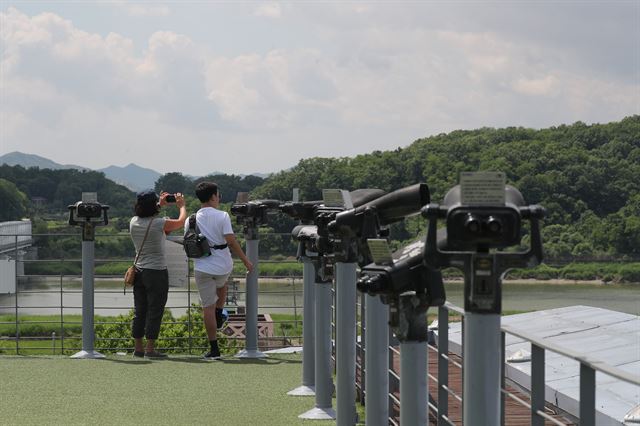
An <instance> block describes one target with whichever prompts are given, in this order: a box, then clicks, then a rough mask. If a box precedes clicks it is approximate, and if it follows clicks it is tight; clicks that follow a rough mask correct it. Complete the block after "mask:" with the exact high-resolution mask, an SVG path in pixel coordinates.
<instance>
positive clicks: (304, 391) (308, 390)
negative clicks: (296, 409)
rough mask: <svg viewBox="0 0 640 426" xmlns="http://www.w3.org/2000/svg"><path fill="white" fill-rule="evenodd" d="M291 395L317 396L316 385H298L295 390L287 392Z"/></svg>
mask: <svg viewBox="0 0 640 426" xmlns="http://www.w3.org/2000/svg"><path fill="white" fill-rule="evenodd" d="M287 395H291V396H316V388H315V387H314V386H305V385H302V386H298V387H297V388H295V389H294V390H291V391H289V392H287Z"/></svg>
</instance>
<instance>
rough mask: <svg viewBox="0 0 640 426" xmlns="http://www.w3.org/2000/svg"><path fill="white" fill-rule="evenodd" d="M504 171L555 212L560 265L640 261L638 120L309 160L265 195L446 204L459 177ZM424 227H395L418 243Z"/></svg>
mask: <svg viewBox="0 0 640 426" xmlns="http://www.w3.org/2000/svg"><path fill="white" fill-rule="evenodd" d="M478 170H493V171H503V172H505V173H506V176H507V183H509V184H511V185H513V186H515V187H516V188H518V189H519V190H520V191H521V192H522V194H523V196H524V197H525V200H526V201H527V203H530V204H541V205H543V206H544V207H545V208H546V209H547V213H548V214H547V218H546V219H545V222H544V227H543V238H544V239H543V241H544V244H545V251H546V253H547V256H548V257H552V258H572V257H581V258H588V259H594V258H612V257H614V258H622V257H625V256H626V257H632V258H637V256H639V255H640V178H639V176H640V116H638V115H634V116H630V117H627V118H624V119H623V120H621V121H619V122H612V123H607V124H593V125H587V124H585V123H582V122H577V123H574V124H572V125H561V126H557V127H550V128H547V129H541V130H534V129H528V128H522V127H508V128H503V129H494V128H481V129H477V130H458V131H454V132H451V133H446V134H445V133H443V134H439V135H436V136H432V137H428V138H423V139H418V140H416V141H414V142H413V143H412V144H411V145H409V146H408V147H406V148H398V149H396V150H392V151H375V152H372V153H370V154H364V155H358V156H356V157H352V158H309V159H304V160H301V161H300V162H299V163H298V164H297V165H296V166H295V167H293V168H292V169H290V170H287V171H282V172H280V173H277V174H275V175H272V176H271V177H270V178H269V179H267V180H266V181H265V182H264V184H263V185H261V186H260V187H258V188H256V189H255V190H254V191H253V196H254V197H257V198H280V199H288V197H290V195H289V194H291V188H292V187H298V188H300V193H301V197H302V199H304V200H313V199H319V198H320V197H321V191H322V189H323V188H342V189H356V188H380V189H383V190H386V191H393V190H395V189H399V188H402V187H405V186H408V185H411V184H414V183H416V182H424V183H427V184H428V186H429V188H430V192H431V199H432V200H433V201H434V202H441V201H442V199H443V197H444V195H445V194H446V192H447V191H448V190H449V189H450V188H451V187H453V186H454V185H455V184H457V183H458V179H459V175H460V172H463V171H478ZM423 222H424V221H423V220H419V219H414V220H411V221H406V222H405V223H403V224H400V225H399V226H397V227H396V229H395V232H394V230H392V236H395V238H396V239H398V240H404V239H410V238H415V236H416V235H417V234H418V233H420V232H421V231H422V230H424V223H423Z"/></svg>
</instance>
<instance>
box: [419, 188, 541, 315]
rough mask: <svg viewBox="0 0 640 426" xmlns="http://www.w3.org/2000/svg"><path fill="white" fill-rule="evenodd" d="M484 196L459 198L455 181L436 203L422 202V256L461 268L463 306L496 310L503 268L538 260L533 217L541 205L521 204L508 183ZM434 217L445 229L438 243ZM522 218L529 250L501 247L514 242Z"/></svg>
mask: <svg viewBox="0 0 640 426" xmlns="http://www.w3.org/2000/svg"><path fill="white" fill-rule="evenodd" d="M472 191H473V190H472ZM465 198H471V200H467V199H465ZM489 198H490V199H489V201H484V200H483V199H482V197H478V196H474V195H473V194H472V195H471V196H467V197H465V189H464V187H463V186H462V185H457V186H455V187H453V188H452V189H451V190H450V191H449V192H448V193H447V195H446V196H445V198H444V201H443V204H442V205H438V204H429V205H427V206H426V207H424V208H423V209H422V214H423V216H424V217H426V218H427V219H428V220H429V227H428V231H427V239H426V245H425V252H424V261H425V263H426V264H427V265H428V266H430V267H432V268H437V269H440V268H445V267H449V266H453V267H458V268H461V269H462V270H463V272H464V274H465V296H464V305H465V310H467V311H470V312H477V313H494V314H499V313H500V312H501V310H502V294H501V293H502V291H501V285H500V282H501V278H502V275H503V274H504V273H505V272H506V271H507V270H508V269H511V268H524V267H531V266H535V265H537V264H539V263H540V262H541V261H542V241H541V238H540V224H539V221H540V219H542V218H543V217H544V214H545V210H544V208H542V207H541V206H539V205H528V206H527V205H525V201H524V198H523V197H522V194H521V193H520V191H518V190H517V189H516V188H514V187H513V186H510V185H503V191H502V192H499V193H498V194H496V195H494V196H489ZM474 200H475V201H474ZM439 219H443V220H444V221H445V223H446V231H447V232H446V235H447V237H446V240H445V241H444V242H442V241H441V242H440V247H439V246H438V244H437V236H436V235H437V228H438V225H437V224H438V220H439ZM527 220H528V221H529V224H530V228H529V232H530V247H529V249H528V250H527V251H525V252H507V251H502V249H505V248H507V247H511V246H515V245H518V244H520V242H521V239H522V234H523V229H522V228H523V222H524V221H527Z"/></svg>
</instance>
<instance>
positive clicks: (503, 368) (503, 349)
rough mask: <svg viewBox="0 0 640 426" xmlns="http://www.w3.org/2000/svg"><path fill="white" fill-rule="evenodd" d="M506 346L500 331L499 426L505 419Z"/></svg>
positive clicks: (504, 338)
mask: <svg viewBox="0 0 640 426" xmlns="http://www.w3.org/2000/svg"><path fill="white" fill-rule="evenodd" d="M506 346H507V337H506V334H505V332H504V331H502V330H500V426H504V425H505V417H506V409H507V407H506V398H505V394H504V393H505V390H506V388H507V386H506V380H505V376H506V374H507V372H506V366H507V364H506V362H507V355H506Z"/></svg>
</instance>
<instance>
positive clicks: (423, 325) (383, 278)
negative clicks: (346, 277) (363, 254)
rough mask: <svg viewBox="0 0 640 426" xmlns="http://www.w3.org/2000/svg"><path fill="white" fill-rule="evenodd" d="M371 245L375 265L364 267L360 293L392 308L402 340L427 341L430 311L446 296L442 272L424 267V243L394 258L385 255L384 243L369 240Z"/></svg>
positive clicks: (393, 322) (391, 322)
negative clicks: (427, 313)
mask: <svg viewBox="0 0 640 426" xmlns="http://www.w3.org/2000/svg"><path fill="white" fill-rule="evenodd" d="M369 246H370V250H371V253H372V255H373V258H374V259H375V262H374V263H371V264H369V265H367V266H365V267H363V268H362V270H361V277H360V279H359V280H358V282H357V287H358V290H360V291H361V292H363V293H367V294H369V295H372V296H375V295H380V298H381V300H382V301H383V303H386V304H388V305H389V312H390V316H389V326H390V327H391V328H392V329H393V331H394V333H395V334H396V336H397V337H398V339H399V340H400V341H426V340H427V322H426V312H427V309H428V308H429V307H430V306H442V305H443V304H444V303H445V300H446V295H445V290H444V285H443V281H442V275H441V273H440V272H439V271H437V270H435V269H432V268H429V267H427V266H426V265H425V264H424V242H423V241H422V240H418V241H415V242H414V243H411V244H409V245H407V246H405V247H403V248H402V249H400V250H398V251H397V252H395V253H394V254H393V257H392V256H390V255H386V254H384V252H385V251H386V252H387V253H388V247H386V242H384V241H381V240H377V241H376V240H369ZM381 253H383V254H381Z"/></svg>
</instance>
